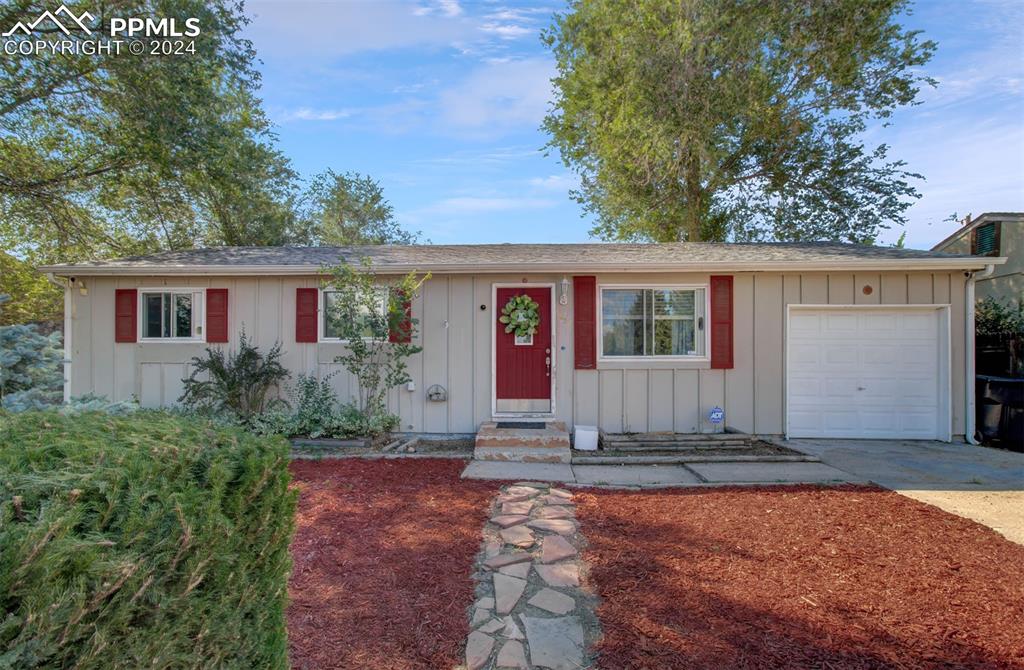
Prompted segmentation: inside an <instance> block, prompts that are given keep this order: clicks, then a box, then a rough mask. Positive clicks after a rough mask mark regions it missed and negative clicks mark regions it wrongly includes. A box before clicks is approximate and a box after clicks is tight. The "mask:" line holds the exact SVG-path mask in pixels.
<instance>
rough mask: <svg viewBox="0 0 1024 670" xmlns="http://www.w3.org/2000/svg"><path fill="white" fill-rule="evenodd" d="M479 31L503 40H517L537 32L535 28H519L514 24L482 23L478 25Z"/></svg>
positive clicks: (519, 26)
mask: <svg viewBox="0 0 1024 670" xmlns="http://www.w3.org/2000/svg"><path fill="white" fill-rule="evenodd" d="M480 30H482V31H484V32H485V33H491V34H493V35H497V36H498V37H500V38H502V39H505V40H514V39H519V38H520V37H525V36H526V35H532V34H533V33H535V32H537V31H536V29H535V28H530V27H527V26H521V25H518V24H515V23H482V24H480Z"/></svg>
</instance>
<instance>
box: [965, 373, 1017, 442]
mask: <svg viewBox="0 0 1024 670" xmlns="http://www.w3.org/2000/svg"><path fill="white" fill-rule="evenodd" d="M975 393H976V394H977V395H976V403H975V404H976V409H977V416H976V417H975V418H976V419H977V425H978V432H979V433H980V434H981V437H982V439H984V440H985V441H986V442H991V443H992V445H993V446H999V447H1004V448H1008V449H1013V450H1014V451H1024V378H1020V377H999V376H996V375H978V376H977V380H976V385H975Z"/></svg>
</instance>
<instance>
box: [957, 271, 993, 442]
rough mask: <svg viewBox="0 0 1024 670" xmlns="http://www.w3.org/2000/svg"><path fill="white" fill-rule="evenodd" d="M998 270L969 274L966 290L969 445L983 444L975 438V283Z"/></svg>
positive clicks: (966, 430)
mask: <svg viewBox="0 0 1024 670" xmlns="http://www.w3.org/2000/svg"><path fill="white" fill-rule="evenodd" d="M995 269H996V266H995V265H991V264H990V265H986V266H985V269H984V270H981V271H975V272H969V273H967V283H966V287H965V290H964V300H965V302H966V304H965V305H964V349H965V351H964V375H965V376H966V379H965V380H964V388H965V389H966V390H967V398H966V400H967V402H966V407H967V415H966V416H965V417H964V440H966V442H967V443H968V444H981V442H978V440H977V438H975V437H974V433H975V430H976V428H975V423H976V419H977V417H976V414H975V412H976V408H975V404H976V401H975V397H976V396H977V391H976V389H975V386H976V384H977V379H975V373H974V282H976V281H977V280H979V279H984V278H985V277H988V276H990V275H991V274H992V273H993V272H994V271H995Z"/></svg>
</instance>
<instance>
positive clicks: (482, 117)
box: [440, 58, 555, 135]
mask: <svg viewBox="0 0 1024 670" xmlns="http://www.w3.org/2000/svg"><path fill="white" fill-rule="evenodd" d="M554 73H555V69H554V64H553V63H552V62H551V61H550V60H547V59H540V58H535V59H527V60H518V61H510V62H505V63H489V64H486V65H484V66H482V67H480V68H478V69H477V70H475V71H474V72H472V73H471V74H470V75H469V76H468V77H467V78H466V79H465V80H463V81H462V82H461V83H459V84H457V85H455V86H452V87H451V88H449V89H447V90H445V91H442V93H441V95H440V104H441V117H442V122H443V123H444V124H445V125H446V126H448V127H449V128H451V129H453V130H468V131H473V132H477V133H483V134H489V135H493V134H500V133H502V132H505V131H508V130H510V129H521V128H530V127H534V128H535V127H537V126H538V125H539V124H540V122H541V120H542V119H543V118H544V114H545V113H546V112H547V108H548V101H549V100H550V99H551V77H552V76H554Z"/></svg>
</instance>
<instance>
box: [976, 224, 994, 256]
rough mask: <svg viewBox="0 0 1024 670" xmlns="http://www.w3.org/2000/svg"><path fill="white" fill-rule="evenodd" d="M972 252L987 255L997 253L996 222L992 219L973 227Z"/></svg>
mask: <svg viewBox="0 0 1024 670" xmlns="http://www.w3.org/2000/svg"><path fill="white" fill-rule="evenodd" d="M974 235H975V238H974V253H975V254H977V255H978V256H988V255H989V254H993V253H994V254H998V253H999V237H998V235H997V228H996V222H995V221H992V222H990V223H986V224H984V225H981V226H978V227H977V228H975V229H974Z"/></svg>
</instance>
